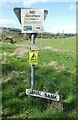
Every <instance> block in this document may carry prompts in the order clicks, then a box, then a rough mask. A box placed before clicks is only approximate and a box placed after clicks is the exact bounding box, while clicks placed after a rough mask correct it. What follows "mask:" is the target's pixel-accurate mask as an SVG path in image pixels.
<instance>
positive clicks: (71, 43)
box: [18, 37, 76, 51]
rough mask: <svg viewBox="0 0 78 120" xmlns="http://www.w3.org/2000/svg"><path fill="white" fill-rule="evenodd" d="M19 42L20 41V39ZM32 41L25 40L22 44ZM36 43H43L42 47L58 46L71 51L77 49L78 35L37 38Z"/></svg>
mask: <svg viewBox="0 0 78 120" xmlns="http://www.w3.org/2000/svg"><path fill="white" fill-rule="evenodd" d="M18 42H19V41H18ZM30 43H31V42H30V41H29V40H28V41H26V40H25V41H23V42H22V44H30ZM35 44H41V46H42V47H52V48H58V49H62V50H69V51H73V50H74V51H75V50H76V37H69V38H63V39H59V38H57V39H55V38H52V39H44V38H42V39H39V38H36V39H35Z"/></svg>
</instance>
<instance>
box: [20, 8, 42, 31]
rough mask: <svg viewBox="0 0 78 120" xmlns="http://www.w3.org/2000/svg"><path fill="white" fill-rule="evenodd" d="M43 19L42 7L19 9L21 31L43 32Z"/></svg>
mask: <svg viewBox="0 0 78 120" xmlns="http://www.w3.org/2000/svg"><path fill="white" fill-rule="evenodd" d="M43 21H44V10H43V9H24V8H23V9H21V24H22V33H38V32H43Z"/></svg>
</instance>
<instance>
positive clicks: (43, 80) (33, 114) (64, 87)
mask: <svg viewBox="0 0 78 120" xmlns="http://www.w3.org/2000/svg"><path fill="white" fill-rule="evenodd" d="M75 43H76V41H75V37H71V38H64V39H63V44H62V39H50V40H49V39H42V40H41V39H39V38H37V39H36V44H41V45H42V48H41V50H40V51H39V60H38V61H39V63H38V65H36V66H35V89H36V90H40V91H46V92H50V93H55V92H56V91H58V92H59V94H60V96H61V102H62V103H63V110H62V109H59V107H58V103H54V102H53V101H51V100H46V99H42V98H37V97H31V96H27V95H26V93H25V91H26V89H29V88H30V87H31V83H30V82H31V78H30V74H31V71H30V70H31V69H30V65H29V61H28V50H27V47H28V45H30V41H17V42H16V43H15V44H8V43H5V42H4V41H3V42H2V43H1V44H2V53H3V54H2V57H1V62H2V74H3V77H2V111H1V113H2V116H3V119H7V118H13V119H14V118H21V119H26V118H46V119H47V118H53V119H55V118H73V119H74V118H78V114H77V108H78V105H77V95H76V83H77V82H76V46H75ZM73 51H74V52H73ZM21 53H22V54H21Z"/></svg>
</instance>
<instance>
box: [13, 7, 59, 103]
mask: <svg viewBox="0 0 78 120" xmlns="http://www.w3.org/2000/svg"><path fill="white" fill-rule="evenodd" d="M14 12H15V14H16V16H17V18H18V20H19V22H20V23H21V25H22V33H28V34H30V38H31V46H30V51H29V64H30V65H31V89H26V94H27V95H30V96H35V97H41V98H45V99H50V100H53V101H57V102H59V101H60V96H59V94H57V93H55V94H52V93H47V92H43V91H37V90H34V81H35V80H34V65H36V64H38V51H35V50H40V46H35V38H36V35H37V33H40V32H43V22H44V20H45V18H46V16H47V14H48V11H47V10H43V9H28V8H14Z"/></svg>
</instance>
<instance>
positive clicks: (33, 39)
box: [31, 34, 35, 90]
mask: <svg viewBox="0 0 78 120" xmlns="http://www.w3.org/2000/svg"><path fill="white" fill-rule="evenodd" d="M31 44H35V36H34V34H32V35H31ZM31 89H32V90H33V89H34V65H31Z"/></svg>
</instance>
